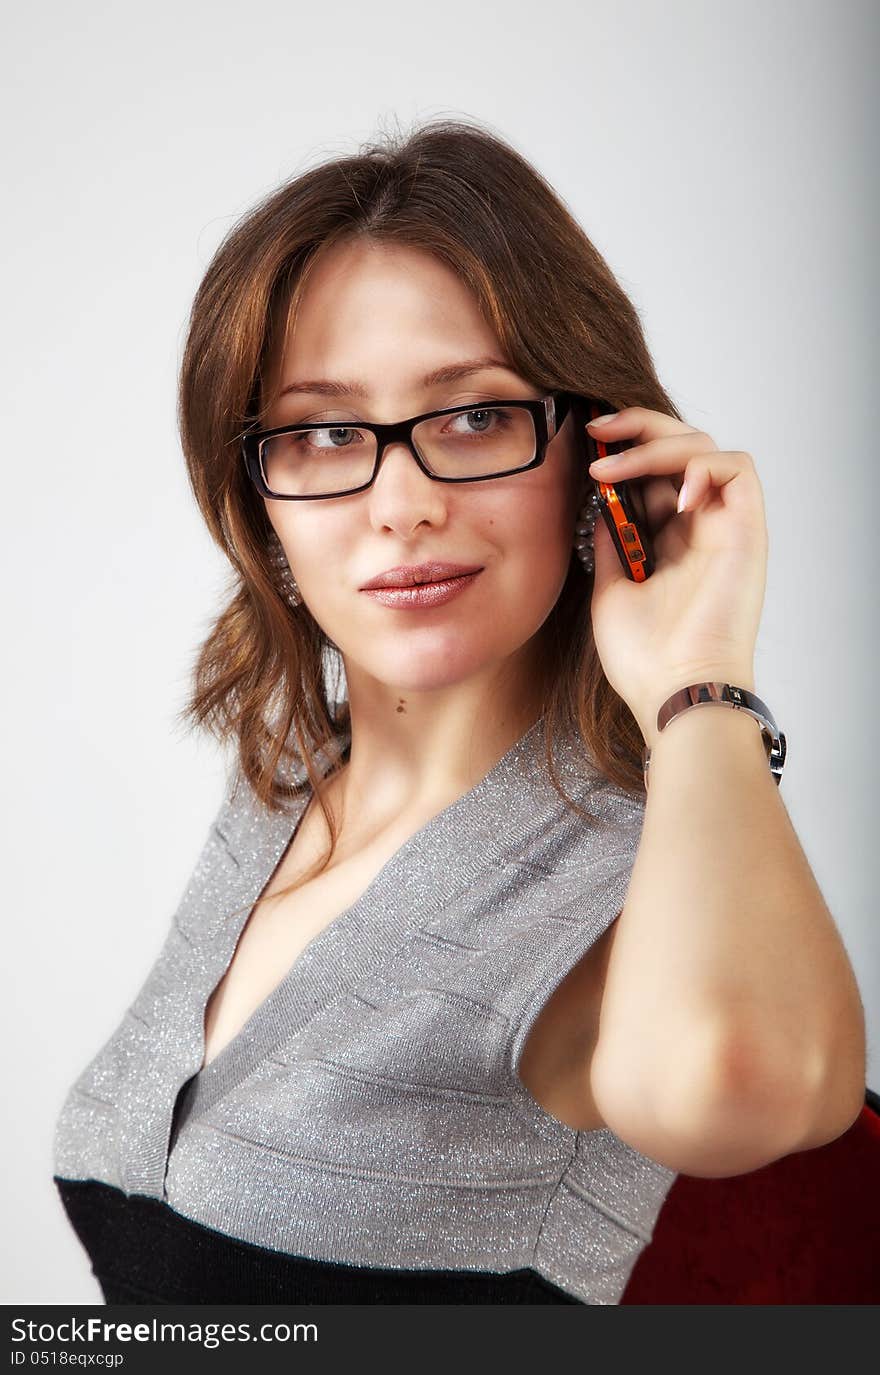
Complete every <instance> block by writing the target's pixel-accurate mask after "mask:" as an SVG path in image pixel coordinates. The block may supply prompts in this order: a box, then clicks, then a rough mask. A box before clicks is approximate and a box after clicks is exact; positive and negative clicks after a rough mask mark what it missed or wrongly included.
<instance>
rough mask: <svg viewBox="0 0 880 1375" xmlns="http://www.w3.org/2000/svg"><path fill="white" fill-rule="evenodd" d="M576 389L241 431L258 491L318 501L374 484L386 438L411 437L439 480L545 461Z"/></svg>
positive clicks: (406, 440) (415, 452)
mask: <svg viewBox="0 0 880 1375" xmlns="http://www.w3.org/2000/svg"><path fill="white" fill-rule="evenodd" d="M571 399H572V398H571V394H570V393H569V392H564V391H554V392H550V393H549V394H548V395H547V396H544V397H541V398H540V399H537V400H529V401H501V400H497V401H481V402H479V403H478V404H476V405H475V404H473V403H471V405H469V406H448V407H446V409H445V410H441V411H426V412H425V413H424V414H423V415H414V416H411V417H410V419H409V420H401V421H398V422H397V423H396V424H393V425H380V424H375V423H372V422H368V421H364V420H358V421H357V422H354V423H352V424H340V423H339V421H335V422H321V423H320V424H305V425H281V426H279V427H278V428H276V429H272V430H260V429H253V428H252V429H249V430H246V431H245V432H244V434H243V435H242V437H241V448H242V454H243V457H244V462H245V466H246V468H247V472H248V476H249V477H250V479H251V481H252V482H253V483H254V486H255V487H256V489H257V491H258V492H259V493H260V495H261V496H264V497H269V498H271V499H273V500H276V501H317V500H324V499H326V498H328V497H341V496H351V495H352V494H353V493H354V492H364V491H366V489H367V488H368V487H371V486H372V485H373V483H374V482H375V480H376V475H377V473H378V472H379V464H380V463H381V461H382V455H383V453H384V452H385V448H386V446H387V445H388V444H394V443H403V444H406V445H407V446H408V448H409V450H410V453H411V454H412V456H413V458H414V459H415V461H416V463H417V464H418V465H419V467H420V468H421V470H422V472H423V473H425V474H426V476H427V477H430V478H432V479H433V480H434V481H435V482H487V481H490V480H491V479H493V478H498V477H508V476H509V475H510V474H511V473H524V472H528V470H529V469H530V468H537V467H539V465H540V464H542V463H543V462H544V458H545V457H546V453H547V446H548V444H549V443H550V441H551V439H553V437H554V435H556V434H557V433H558V431H559V429H560V428H561V426H562V424H563V421H564V420H565V417H566V416H567V415H568V412H569V409H570V406H571Z"/></svg>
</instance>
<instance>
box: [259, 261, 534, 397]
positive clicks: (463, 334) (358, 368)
mask: <svg viewBox="0 0 880 1375" xmlns="http://www.w3.org/2000/svg"><path fill="white" fill-rule="evenodd" d="M273 326H274V327H273V340H274V342H273V347H272V354H271V359H270V364H269V367H268V369H267V371H268V377H267V381H268V383H269V385H270V389H271V390H272V391H273V394H275V395H277V394H278V393H280V391H281V390H282V389H283V387H284V386H286V385H288V384H289V383H290V382H292V381H294V380H297V379H299V378H305V377H309V378H312V377H322V378H333V377H339V378H341V379H348V378H364V379H372V382H373V383H374V384H375V386H376V387H377V388H378V387H382V386H383V385H387V383H388V381H389V377H390V375H391V374H393V375H395V376H396V375H398V374H404V375H405V377H406V379H407V382H408V384H415V383H416V381H417V380H418V379H420V378H421V377H422V376H423V375H424V374H425V373H428V372H430V371H431V370H432V369H434V368H437V367H439V366H441V365H442V364H445V363H451V362H454V361H456V360H462V359H472V358H477V357H480V358H482V357H492V358H494V359H496V360H498V361H500V362H502V363H504V365H505V366H507V367H511V366H512V365H511V363H510V360H509V358H508V355H507V353H506V351H505V350H504V348H503V347H502V345H501V343H500V341H499V339H498V336H497V334H496V332H495V330H494V328H493V327H492V325H491V324H490V322H489V321H488V320H486V318H485V317H484V315H483V314H482V312H481V310H480V305H479V302H478V300H477V298H476V296H475V295H474V293H473V292H472V291H471V289H470V288H469V287H468V286H467V285H466V284H465V283H464V282H463V281H462V280H461V278H460V277H459V275H458V274H457V273H456V272H455V271H453V269H452V268H451V267H449V266H448V265H447V264H446V263H444V262H442V261H440V259H438V258H437V257H435V256H434V255H433V254H431V253H428V252H426V251H425V250H423V249H420V248H414V247H410V246H408V245H397V244H394V245H389V244H376V243H371V242H362V241H357V242H355V243H346V244H338V245H335V246H334V247H333V248H331V249H328V250H325V251H323V252H322V254H321V255H320V256H319V258H318V259H317V260H316V261H315V263H314V264H313V266H312V267H311V269H310V271H309V273H308V276H307V278H306V280H305V282H304V284H303V285H302V287H301V289H300V290H299V292H298V293H297V294H296V296H294V297H293V298H290V297H288V298H287V299H284V300H281V301H279V302H278V304H277V306H276V311H275V319H274V321H273ZM371 390H372V387H371Z"/></svg>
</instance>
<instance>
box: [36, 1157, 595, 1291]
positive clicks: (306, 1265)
mask: <svg viewBox="0 0 880 1375" xmlns="http://www.w3.org/2000/svg"><path fill="white" fill-rule="evenodd" d="M54 1182H55V1184H56V1186H57V1188H58V1192H59V1194H60V1196H61V1201H62V1203H63V1204H64V1208H65V1210H66V1212H67V1216H68V1218H69V1219H70V1222H71V1225H72V1226H73V1228H74V1230H75V1232H76V1234H77V1236H78V1237H79V1239H80V1241H81V1242H82V1244H83V1246H84V1247H85V1249H86V1251H87V1252H88V1254H89V1256H90V1258H91V1262H92V1272H93V1274H94V1275H95V1278H96V1279H97V1280H98V1283H99V1284H100V1286H101V1289H102V1291H103V1295H104V1300H105V1302H106V1303H153V1304H173V1303H255V1304H256V1303H303V1304H310V1303H580V1302H581V1301H580V1299H576V1298H575V1297H574V1296H573V1295H572V1294H567V1293H566V1292H565V1291H564V1290H562V1289H559V1288H557V1287H556V1286H555V1285H553V1284H550V1283H549V1282H548V1281H547V1280H545V1279H544V1278H543V1276H541V1275H539V1274H538V1273H537V1272H536V1271H534V1270H530V1269H522V1270H512V1271H508V1272H507V1273H506V1274H496V1273H494V1272H491V1271H482V1270H480V1271H474V1270H397V1269H378V1268H374V1267H372V1266H360V1265H337V1264H334V1263H332V1262H330V1261H318V1260H311V1259H310V1258H308V1257H305V1256H293V1255H286V1254H284V1253H283V1252H280V1251H272V1250H270V1249H268V1248H266V1247H262V1246H255V1245H253V1244H252V1243H251V1242H247V1241H239V1240H238V1239H237V1238H236V1237H228V1236H225V1235H224V1234H223V1233H222V1232H217V1231H214V1230H213V1229H212V1228H210V1227H203V1226H202V1224H201V1223H198V1222H192V1221H190V1220H189V1218H185V1217H182V1216H181V1215H180V1214H179V1213H176V1212H175V1211H174V1209H173V1208H171V1207H170V1206H169V1204H167V1203H165V1202H164V1201H163V1200H162V1199H157V1198H148V1197H146V1196H145V1195H143V1194H131V1195H129V1194H125V1193H123V1191H122V1190H121V1189H117V1188H115V1187H114V1186H112V1185H110V1184H104V1183H101V1182H100V1181H98V1180H94V1179H88V1180H70V1179H60V1178H59V1177H58V1176H57V1175H55V1176H54Z"/></svg>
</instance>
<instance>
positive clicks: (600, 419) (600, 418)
mask: <svg viewBox="0 0 880 1375" xmlns="http://www.w3.org/2000/svg"><path fill="white" fill-rule="evenodd" d="M616 419H617V415H616V414H614V415H597V416H596V419H595V420H591V421H589V424H590V425H606V424H607V423H608V421H609V420H616Z"/></svg>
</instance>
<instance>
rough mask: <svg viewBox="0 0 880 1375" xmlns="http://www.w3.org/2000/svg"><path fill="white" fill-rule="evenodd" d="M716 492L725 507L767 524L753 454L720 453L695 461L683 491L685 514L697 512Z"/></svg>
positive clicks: (685, 478)
mask: <svg viewBox="0 0 880 1375" xmlns="http://www.w3.org/2000/svg"><path fill="white" fill-rule="evenodd" d="M685 489H686V490H685ZM713 492H718V493H720V494H721V495H722V497H723V500H724V502H725V505H727V506H729V507H731V508H732V509H733V510H736V511H738V512H739V513H740V514H741V515H743V516H752V515H754V516H755V518H756V519H757V520H758V521H759V523H760V522H763V518H764V498H763V492H762V490H761V483H760V480H759V478H758V473H757V469H756V468H755V464H754V460H753V459H752V456H751V454H745V453H728V452H724V453H721V452H719V453H714V454H698V455H697V456H696V457H695V458H692V459H691V460H690V462H689V463H688V465H687V467H686V468H685V472H684V484H683V487H682V491H681V492H679V504H680V506H681V511H682V514H684V513H685V512H687V511H695V510H696V509H697V508H698V507H699V506H701V505H702V503H703V501H704V500H705V499H706V497H708V496H709V495H711V494H712V493H713ZM682 495H683V497H684V500H683V501H682Z"/></svg>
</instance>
